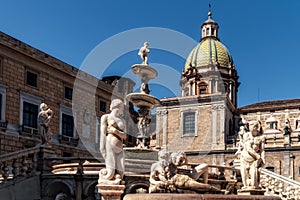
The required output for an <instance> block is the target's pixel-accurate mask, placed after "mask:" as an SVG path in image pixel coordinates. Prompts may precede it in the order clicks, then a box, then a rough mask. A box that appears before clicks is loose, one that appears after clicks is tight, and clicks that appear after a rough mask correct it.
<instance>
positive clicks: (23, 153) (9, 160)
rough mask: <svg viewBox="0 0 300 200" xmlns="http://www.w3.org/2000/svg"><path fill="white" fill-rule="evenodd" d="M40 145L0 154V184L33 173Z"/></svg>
mask: <svg viewBox="0 0 300 200" xmlns="http://www.w3.org/2000/svg"><path fill="white" fill-rule="evenodd" d="M39 151H40V147H39V146H37V147H33V148H28V149H24V150H20V151H16V152H11V153H7V154H4V155H0V186H1V184H3V183H6V182H7V181H9V180H12V179H15V178H17V177H25V176H27V175H29V174H31V175H35V173H36V169H37V164H38V163H37V161H38V157H37V156H38V152H39Z"/></svg>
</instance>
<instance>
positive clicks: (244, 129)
mask: <svg viewBox="0 0 300 200" xmlns="http://www.w3.org/2000/svg"><path fill="white" fill-rule="evenodd" d="M240 125H241V126H240V131H239V132H238V138H239V143H238V146H237V151H236V153H235V155H236V157H237V158H238V159H239V158H240V154H241V152H242V150H243V143H244V135H245V133H246V132H248V129H249V127H248V126H249V124H248V122H247V121H246V120H245V119H244V118H242V121H241V124H240Z"/></svg>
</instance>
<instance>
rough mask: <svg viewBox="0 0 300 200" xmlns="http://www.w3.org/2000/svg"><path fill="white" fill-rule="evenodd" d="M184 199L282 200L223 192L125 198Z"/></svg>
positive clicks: (128, 196) (130, 197) (148, 199)
mask: <svg viewBox="0 0 300 200" xmlns="http://www.w3.org/2000/svg"><path fill="white" fill-rule="evenodd" d="M140 199H143V200H150V199H151V200H156V199H157V200H182V199H189V200H192V199H197V200H218V199H222V200H235V199H239V200H280V197H273V196H261V195H253V196H246V195H245V196H244V195H242V196H240V195H222V194H127V195H126V196H125V197H124V200H140Z"/></svg>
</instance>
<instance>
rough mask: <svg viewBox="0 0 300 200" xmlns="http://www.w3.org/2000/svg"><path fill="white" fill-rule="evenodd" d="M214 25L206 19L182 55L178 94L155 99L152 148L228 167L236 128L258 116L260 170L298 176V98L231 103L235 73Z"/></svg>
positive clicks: (235, 143) (235, 86)
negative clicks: (191, 46) (262, 146)
mask: <svg viewBox="0 0 300 200" xmlns="http://www.w3.org/2000/svg"><path fill="white" fill-rule="evenodd" d="M218 28H219V25H218V23H217V22H215V21H214V20H213V19H212V16H211V12H209V13H208V19H207V20H206V21H205V22H204V23H203V24H202V26H201V34H202V37H201V40H200V42H199V44H198V45H196V47H195V48H194V49H192V50H191V52H190V54H189V55H188V57H187V59H186V63H185V66H183V70H182V75H181V81H180V85H181V88H182V96H180V97H173V98H164V99H161V106H160V107H158V108H157V111H156V146H157V147H159V148H166V149H168V150H170V151H178V150H183V151H185V152H186V153H187V155H188V159H189V162H191V163H199V162H200V163H201V162H205V163H210V164H212V165H225V166H230V165H232V162H233V160H234V159H235V157H236V155H235V152H236V151H237V147H238V144H239V131H240V126H242V125H244V124H245V123H247V122H249V121H251V120H260V122H261V125H262V129H263V131H264V135H265V136H266V144H265V150H266V166H265V167H266V168H267V169H269V170H271V171H274V172H276V173H277V174H280V175H284V176H286V177H290V178H293V179H295V180H298V181H299V180H300V165H299V164H298V163H300V158H299V156H300V135H299V134H300V132H299V131H300V129H299V125H298V124H300V99H290V100H280V101H270V102H260V103H255V104H252V105H248V106H244V107H240V108H238V107H237V98H238V88H239V85H240V83H239V81H238V78H239V76H238V72H237V70H236V68H235V65H234V62H233V58H232V56H231V54H230V52H229V51H228V49H227V48H226V46H225V45H224V44H222V43H221V42H220V38H219V37H218Z"/></svg>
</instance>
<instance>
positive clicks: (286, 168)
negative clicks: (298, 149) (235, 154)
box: [283, 151, 290, 177]
mask: <svg viewBox="0 0 300 200" xmlns="http://www.w3.org/2000/svg"><path fill="white" fill-rule="evenodd" d="M283 160H284V162H283V163H284V164H283V176H285V177H289V176H290V152H289V151H285V152H284V155H283Z"/></svg>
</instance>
